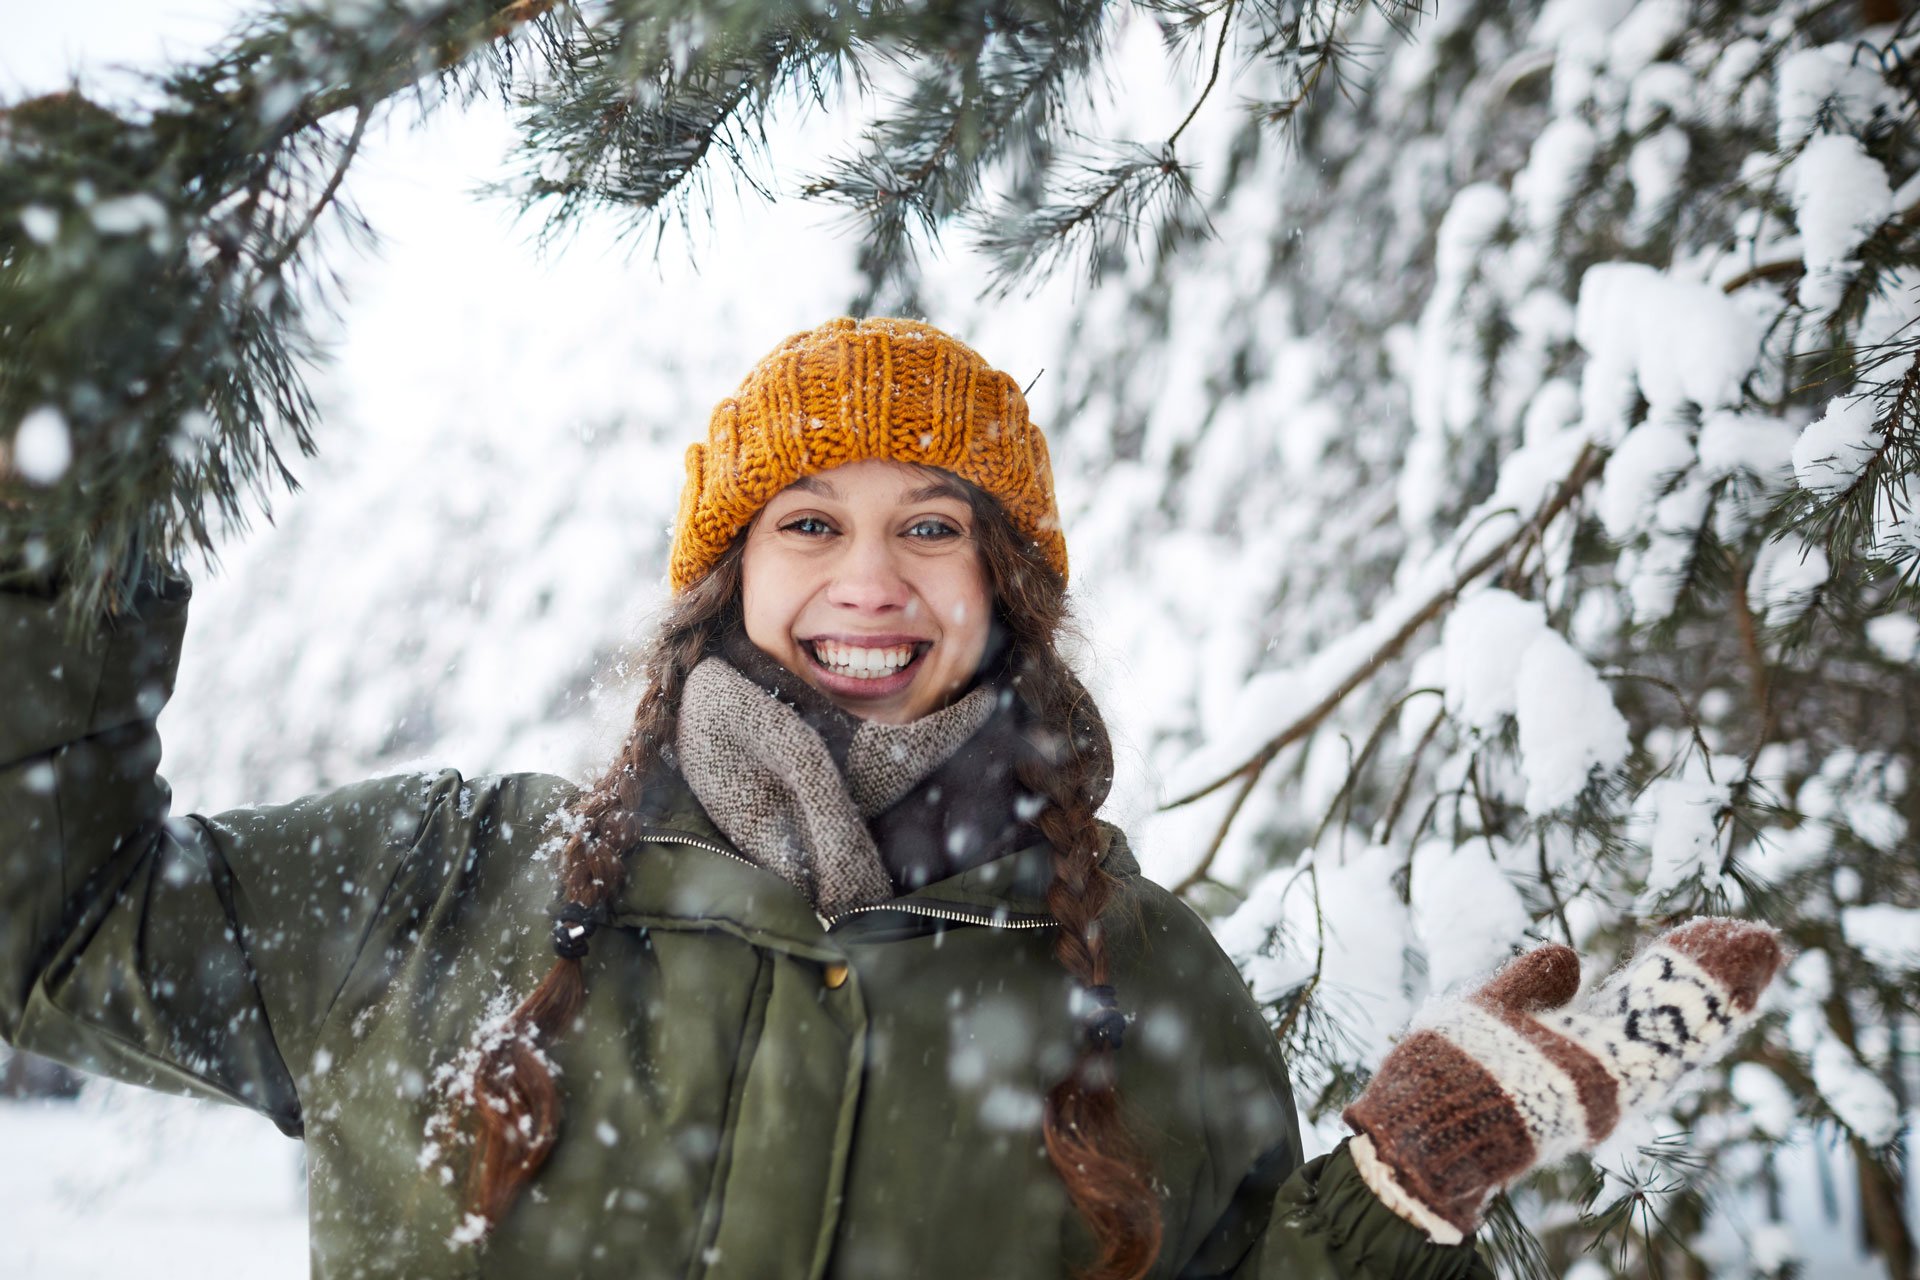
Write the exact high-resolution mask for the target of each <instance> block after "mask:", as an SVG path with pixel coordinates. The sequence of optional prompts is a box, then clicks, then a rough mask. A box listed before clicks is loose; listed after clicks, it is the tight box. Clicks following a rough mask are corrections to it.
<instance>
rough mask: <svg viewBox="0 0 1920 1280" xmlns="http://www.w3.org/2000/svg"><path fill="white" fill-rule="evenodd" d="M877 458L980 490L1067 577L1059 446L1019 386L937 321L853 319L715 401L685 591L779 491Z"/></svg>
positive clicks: (699, 452)
mask: <svg viewBox="0 0 1920 1280" xmlns="http://www.w3.org/2000/svg"><path fill="white" fill-rule="evenodd" d="M868 458H881V459H887V460H890V461H893V462H907V463H917V464H919V465H921V466H928V467H940V468H942V469H943V470H946V471H951V472H952V473H953V474H955V475H957V476H959V477H960V478H961V479H963V480H967V481H970V482H972V483H973V484H976V485H979V486H980V487H981V488H982V489H984V490H986V491H987V492H988V493H990V494H992V495H993V496H994V498H995V499H997V500H998V501H999V503H1000V505H1001V506H1002V507H1003V508H1005V510H1006V513H1007V515H1008V516H1009V517H1010V518H1011V519H1012V520H1013V523H1014V527H1016V528H1017V529H1019V530H1020V531H1021V532H1022V533H1024V534H1026V535H1027V537H1029V538H1031V539H1033V541H1034V543H1035V544H1036V545H1037V546H1038V547H1039V548H1040V551H1041V554H1042V555H1044V556H1045V557H1046V560H1047V563H1048V564H1050V565H1052V566H1053V567H1054V568H1055V569H1056V570H1058V571H1059V573H1060V576H1061V577H1062V578H1064V577H1066V576H1067V542H1066V539H1065V538H1064V537H1062V536H1061V533H1060V513H1059V511H1058V509H1057V508H1055V506H1054V503H1053V468H1052V466H1051V465H1050V464H1049V462H1048V460H1047V442H1046V441H1045V440H1044V439H1043V438H1042V437H1041V435H1040V428H1038V427H1036V426H1034V425H1033V422H1032V420H1031V419H1030V418H1028V417H1027V400H1026V397H1025V396H1023V395H1021V394H1020V387H1019V385H1018V384H1017V383H1015V382H1014V380H1013V379H1012V378H1009V377H1008V376H1007V375H1006V374H1004V373H1001V372H999V371H998V370H996V369H994V368H992V367H991V366H989V365H988V364H987V362H986V361H985V360H983V359H981V358H980V355H979V353H978V352H976V351H974V350H973V349H972V348H971V347H969V346H967V345H966V344H965V343H963V342H960V341H959V340H957V339H955V338H953V337H951V336H949V335H947V334H945V333H942V332H941V331H940V330H938V329H936V328H934V327H933V326H932V325H927V324H919V323H917V322H915V321H912V320H888V319H873V320H849V319H845V318H842V319H839V320H829V321H828V322H827V323H825V324H823V325H821V326H820V327H819V328H818V329H810V330H808V331H807V332H805V333H796V334H794V335H793V336H792V337H791V338H788V339H787V340H786V341H785V342H783V343H781V344H780V345H779V346H778V347H776V348H774V350H773V352H772V354H770V355H769V356H767V358H766V359H764V360H762V361H761V362H760V363H759V364H757V365H755V366H754V369H753V372H751V373H749V374H748V375H747V379H746V381H745V382H743V383H741V384H740V389H739V390H738V391H736V392H735V393H734V394H733V395H732V396H730V397H728V398H727V399H725V400H722V401H721V402H720V403H719V404H718V405H716V406H714V410H713V416H712V418H710V419H709V420H708V423H707V442H706V443H705V444H694V445H689V446H688V447H687V487H686V488H685V489H683V490H681V493H680V518H679V520H678V521H676V522H675V524H674V530H673V553H672V557H671V560H670V562H669V574H670V576H671V578H672V581H673V589H674V590H675V591H676V592H678V591H684V590H686V589H687V588H688V587H690V586H692V585H693V584H694V583H695V582H698V581H699V580H700V578H701V577H702V576H703V575H705V573H706V572H707V570H709V569H711V568H712V567H713V563H714V561H716V560H718V559H719V558H720V555H721V553H722V552H724V551H725V550H726V549H727V544H728V543H729V542H731V541H732V540H733V536H734V535H735V534H737V533H738V532H739V531H740V530H741V529H742V528H744V527H745V526H746V524H747V523H748V522H749V521H751V520H752V519H753V517H754V513H756V512H757V511H759V510H760V508H761V507H764V506H765V505H766V504H767V503H768V502H769V501H771V500H772V498H773V495H774V494H776V493H778V492H780V491H781V490H782V489H784V488H786V487H787V486H788V485H790V484H792V483H793V482H794V481H795V480H798V479H799V478H800V477H801V476H810V475H816V474H818V473H819V472H822V471H826V470H829V469H830V468H833V467H837V466H839V465H841V464H842V463H846V462H861V461H864V460H866V459H868Z"/></svg>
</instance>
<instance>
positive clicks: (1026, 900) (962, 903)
mask: <svg viewBox="0 0 1920 1280" xmlns="http://www.w3.org/2000/svg"><path fill="white" fill-rule="evenodd" d="M641 816H642V822H643V826H642V827H641V828H640V830H639V832H638V836H637V839H638V842H639V845H640V847H638V848H636V849H635V850H633V851H632V853H631V854H630V856H629V857H628V859H627V880H626V885H625V887H624V888H623V889H622V891H621V893H620V896H619V898H618V899H617V900H616V901H615V904H614V911H613V918H614V922H615V923H618V924H625V925H630V926H642V927H655V928H679V929H686V928H702V929H712V928H720V929H725V930H728V931H731V932H735V933H739V934H741V935H742V936H749V937H754V938H759V939H768V940H770V939H780V940H783V941H784V942H786V943H787V944H788V945H789V947H791V948H793V949H797V950H802V951H812V950H815V949H821V948H823V947H824V948H825V953H831V944H828V943H827V938H826V935H827V934H828V933H829V932H830V931H831V930H832V929H833V928H835V927H837V926H839V925H841V924H843V923H845V922H846V921H848V920H849V919H850V918H852V917H853V916H854V915H856V914H857V915H860V916H874V915H880V914H885V913H890V914H895V915H903V914H915V913H919V914H922V915H923V916H925V917H926V918H928V919H939V918H941V916H940V915H938V914H936V913H939V912H942V911H943V910H946V911H948V912H949V918H950V917H951V916H953V915H958V916H962V917H966V918H965V919H962V920H951V922H952V923H977V924H981V925H989V926H991V925H994V924H1025V925H1032V924H1035V923H1042V922H1044V920H1045V919H1046V918H1047V916H1048V912H1047V905H1046V894H1047V887H1048V885H1049V884H1050V883H1051V881H1052V876H1053V868H1052V859H1051V856H1050V853H1049V849H1048V846H1047V845H1045V844H1044V843H1042V844H1032V845H1028V846H1027V847H1025V848H1022V849H1019V850H1016V851H1015V852H1013V853H1009V854H1005V855H1003V856H1001V857H999V858H995V859H993V860H992V861H990V862H985V863H982V864H981V865H979V866H976V867H972V868H969V869H968V870H966V871H963V872H961V873H959V874H958V875H954V876H949V877H947V878H946V879H944V880H937V881H935V882H933V883H931V884H928V885H926V886H924V887H922V888H919V889H916V890H914V891H913V892H911V893H907V894H903V895H902V896H900V897H898V898H894V899H891V900H890V901H888V902H883V903H876V904H874V905H873V906H872V907H869V908H863V909H861V910H860V911H859V912H857V913H853V912H850V913H845V914H843V915H841V916H839V917H836V918H832V919H823V918H822V917H820V916H818V915H816V914H815V913H814V910H813V907H812V906H811V904H809V903H808V901H807V899H806V897H805V895H803V894H802V893H801V892H800V891H799V890H797V889H795V888H794V887H793V886H792V885H790V884H788V883H787V882H786V881H785V880H783V879H781V878H780V877H779V876H777V875H775V874H774V873H772V872H771V871H767V870H765V869H764V868H762V867H759V866H756V865H754V864H753V863H751V862H749V861H748V860H747V859H746V858H745V857H744V856H743V855H741V853H740V852H739V851H738V850H737V849H735V848H734V847H733V845H732V843H731V842H729V841H728V840H727V838H726V836H724V835H722V834H721V833H720V831H719V829H718V828H717V827H715V826H714V824H713V821H712V819H711V818H709V817H708V816H707V815H706V813H705V811H704V810H702V809H701V807H700V804H699V801H698V800H696V799H695V798H694V796H693V792H692V790H691V789H690V788H689V787H688V786H687V784H686V782H685V781H684V780H682V779H681V777H680V776H679V774H678V773H676V772H674V771H672V770H670V769H662V770H660V771H659V772H658V773H657V774H656V775H655V777H654V778H653V779H651V780H650V781H649V785H648V788H647V791H646V794H645V796H644V797H643V799H642V803H641ZM1100 825H1101V831H1102V834H1103V835H1104V836H1105V837H1106V841H1107V849H1106V852H1105V853H1104V854H1103V855H1102V858H1101V863H1102V865H1103V866H1104V867H1105V868H1106V870H1107V871H1108V872H1109V873H1110V874H1112V875H1115V876H1118V877H1120V878H1121V879H1123V880H1125V879H1131V878H1132V877H1134V876H1136V875H1138V874H1139V871H1140V868H1139V864H1138V863H1137V862H1135V860H1134V858H1133V854H1132V852H1131V851H1130V850H1129V849H1128V847H1127V842H1126V837H1125V836H1123V835H1122V834H1121V833H1120V830H1119V829H1118V828H1117V827H1114V826H1111V825H1109V824H1107V823H1104V822H1103V823H1101V824H1100Z"/></svg>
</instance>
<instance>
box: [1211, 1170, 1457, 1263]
mask: <svg viewBox="0 0 1920 1280" xmlns="http://www.w3.org/2000/svg"><path fill="white" fill-rule="evenodd" d="M1269 1197H1270V1198H1269ZM1249 1203H1252V1204H1265V1205H1268V1206H1270V1207H1269V1208H1268V1209H1267V1211H1266V1212H1265V1213H1264V1215H1259V1214H1251V1215H1250V1214H1247V1213H1246V1212H1245V1208H1246V1206H1247V1204H1249ZM1236 1212H1237V1213H1238V1215H1239V1221H1238V1222H1237V1223H1236V1222H1234V1221H1232V1220H1231V1219H1233V1218H1234V1216H1235V1215H1234V1214H1231V1213H1230V1214H1229V1219H1230V1221H1229V1222H1227V1223H1223V1226H1224V1227H1225V1228H1226V1229H1225V1230H1223V1231H1220V1232H1216V1234H1215V1235H1214V1237H1212V1238H1211V1239H1210V1240H1209V1241H1208V1245H1209V1247H1208V1248H1207V1249H1205V1250H1203V1251H1202V1255H1201V1256H1200V1257H1199V1258H1196V1259H1195V1260H1194V1263H1193V1264H1192V1265H1190V1266H1189V1267H1188V1268H1187V1269H1186V1270H1185V1271H1183V1272H1182V1273H1181V1275H1182V1277H1183V1280H1201V1278H1202V1277H1209V1278H1215V1277H1217V1278H1220V1280H1226V1278H1227V1277H1231V1280H1493V1271H1492V1270H1491V1268H1489V1267H1488V1266H1487V1264H1486V1262H1485V1261H1484V1260H1483V1259H1482V1258H1481V1257H1480V1255H1479V1252H1478V1251H1477V1250H1476V1249H1475V1248H1474V1245H1473V1241H1472V1240H1470V1239H1469V1240H1467V1241H1465V1242H1463V1243H1461V1244H1457V1245H1437V1244H1434V1243H1433V1242H1432V1241H1430V1240H1428V1239H1427V1236H1426V1233H1425V1232H1423V1231H1421V1230H1420V1228H1418V1227H1416V1226H1414V1225H1413V1224H1412V1223H1410V1222H1407V1221H1405V1220H1404V1219H1402V1218H1401V1217H1400V1216H1399V1215H1398V1214H1396V1213H1394V1212H1393V1210H1391V1209H1389V1208H1387V1206H1386V1205H1385V1204H1383V1203H1382V1202H1381V1201H1380V1199H1379V1197H1377V1196H1375V1195H1374V1194H1373V1192H1372V1191H1370V1190H1368V1188H1367V1185H1366V1183H1365V1182H1363V1181H1361V1178H1360V1174H1359V1171H1358V1170H1357V1169H1355V1168H1354V1164H1353V1158H1352V1156H1350V1155H1349V1154H1348V1153H1347V1144H1346V1143H1344V1142H1343V1143H1341V1144H1340V1145H1339V1146H1338V1147H1336V1148H1335V1149H1334V1150H1333V1151H1332V1152H1331V1153H1329V1154H1327V1155H1324V1156H1320V1157H1318V1158H1316V1159H1313V1160H1309V1161H1307V1163H1305V1164H1303V1165H1301V1166H1299V1167H1298V1168H1297V1169H1294V1170H1293V1172H1292V1173H1291V1174H1290V1175H1289V1176H1288V1177H1287V1178H1286V1180H1285V1181H1284V1182H1282V1183H1281V1185H1280V1187H1279V1189H1278V1191H1277V1192H1275V1191H1273V1190H1272V1179H1271V1177H1270V1176H1269V1171H1268V1170H1265V1169H1263V1168H1260V1167H1256V1168H1255V1169H1254V1170H1253V1171H1252V1172H1251V1173H1250V1174H1249V1175H1248V1179H1247V1184H1246V1185H1245V1186H1244V1187H1243V1189H1242V1196H1241V1197H1240V1198H1238V1199H1237V1200H1236ZM1229 1259H1231V1260H1229Z"/></svg>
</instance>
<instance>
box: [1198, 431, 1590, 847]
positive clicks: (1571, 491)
mask: <svg viewBox="0 0 1920 1280" xmlns="http://www.w3.org/2000/svg"><path fill="white" fill-rule="evenodd" d="M1600 460H1601V454H1600V451H1599V450H1598V449H1596V448H1595V447H1594V446H1593V445H1591V444H1589V445H1587V446H1586V447H1585V448H1584V449H1582V450H1581V451H1580V456H1579V458H1578V459H1577V460H1576V461H1575V463H1574V465H1573V469H1572V470H1571V471H1569V472H1568V473H1567V477H1566V479H1564V480H1562V481H1561V482H1560V487H1559V488H1558V489H1557V490H1556V491H1555V492H1554V494H1553V496H1552V497H1551V498H1549V499H1547V501H1546V502H1545V503H1544V504H1542V506H1541V507H1540V509H1539V511H1537V512H1535V513H1534V517H1533V519H1531V520H1529V521H1527V522H1526V523H1525V524H1523V525H1521V526H1520V528H1519V529H1517V530H1515V531H1514V533H1513V534H1512V535H1511V536H1509V537H1507V538H1506V539H1504V540H1503V541H1502V542H1501V543H1500V544H1499V545H1498V546H1495V547H1493V548H1492V549H1490V550H1488V551H1487V552H1485V553H1484V554H1482V555H1481V556H1480V557H1479V558H1478V559H1476V560H1474V562H1473V563H1472V564H1470V565H1468V566H1467V567H1466V568H1465V569H1464V570H1462V571H1461V572H1460V573H1459V574H1457V575H1456V576H1455V577H1454V579H1453V580H1452V581H1451V582H1449V583H1448V584H1447V585H1446V586H1445V587H1443V588H1441V589H1440V590H1439V591H1437V592H1435V593H1434V595H1433V596H1432V597H1431V598H1430V599H1428V600H1427V602H1426V603H1425V604H1423V605H1421V606H1420V608H1419V609H1418V610H1416V611H1415V612H1414V614H1413V616H1412V617H1410V618H1408V619H1407V620H1406V621H1405V622H1404V623H1402V624H1401V625H1400V628H1399V629H1398V630H1397V631H1395V632H1394V633H1393V635H1392V636H1390V637H1389V638H1388V639H1387V641H1386V642H1385V643H1384V644H1382V645H1381V646H1380V647H1379V648H1378V649H1375V650H1374V651H1373V653H1372V654H1371V655H1370V656H1369V657H1368V658H1367V660H1366V661H1365V662H1362V663H1361V664H1360V665H1359V666H1357V667H1355V668H1354V669H1353V670H1352V671H1351V672H1349V673H1348V674H1347V676H1346V677H1345V678H1344V679H1343V680H1341V681H1340V683H1339V684H1338V685H1336V686H1335V687H1334V689H1333V690H1332V692H1330V693H1328V694H1327V695H1326V696H1325V697H1324V698H1322V699H1321V700H1320V701H1319V702H1317V703H1315V704H1314V705H1313V706H1312V707H1311V708H1310V709H1308V710H1307V711H1306V712H1305V713H1303V714H1302V715H1300V716H1299V717H1297V718H1296V719H1295V720H1294V721H1293V722H1292V723H1291V724H1289V725H1287V726H1286V727H1285V728H1283V729H1281V730H1280V731H1279V732H1278V733H1276V734H1274V735H1273V737H1271V738H1269V739H1268V740H1267V742H1266V744H1265V745H1264V746H1262V747H1261V748H1260V749H1259V750H1258V751H1256V752H1255V753H1254V754H1253V755H1252V756H1250V757H1249V758H1248V759H1247V760H1245V761H1244V762H1242V763H1241V764H1239V765H1236V766H1235V767H1234V768H1232V769H1230V770H1228V771H1227V772H1226V773H1224V774H1222V775H1221V776H1220V777H1218V778H1215V779H1214V780H1213V781H1212V782H1209V783H1207V784H1206V785H1205V786H1203V787H1200V788H1198V789H1196V790H1194V791H1190V792H1188V793H1187V794H1185V795H1183V796H1180V797H1179V798H1178V799H1174V800H1169V801H1168V802H1167V803H1166V804H1164V805H1161V806H1160V807H1161V809H1163V810H1166V809H1178V808H1179V807H1180V806H1182V805H1187V804H1192V803H1193V802H1194V801H1196V800H1199V799H1202V798H1204V797H1206V796H1209V795H1212V794H1213V793H1214V792H1215V791H1218V790H1219V789H1220V788H1221V787H1224V786H1226V785H1227V784H1228V783H1230V782H1233V781H1234V780H1235V779H1239V778H1248V777H1253V778H1257V777H1258V776H1259V775H1260V773H1261V772H1262V771H1263V770H1265V768H1266V767H1267V765H1268V764H1270V763H1272V761H1273V758H1274V757H1275V756H1276V755H1278V754H1279V753H1280V752H1281V751H1283V750H1284V749H1286V748H1287V747H1288V746H1291V745H1292V744H1293V743H1295V742H1298V741H1299V740H1300V739H1302V738H1304V737H1306V736H1307V735H1308V734H1309V733H1312V732H1313V731H1314V730H1315V729H1316V728H1318V727H1319V726H1320V723H1321V722H1322V721H1324V720H1325V719H1326V718H1327V717H1328V716H1329V715H1331V714H1333V712H1334V710H1335V709H1336V708H1338V707H1339V705H1340V704H1341V703H1342V702H1345V701H1346V699H1347V696H1348V695H1349V694H1351V693H1352V692H1353V691H1354V690H1355V689H1358V688H1359V687H1360V686H1361V685H1363V684H1365V683H1366V682H1367V681H1368V680H1369V679H1370V678H1372V677H1373V675H1375V674H1376V673H1377V672H1378V671H1379V670H1380V669H1381V668H1382V667H1384V666H1386V665H1387V663H1389V662H1391V661H1393V660H1394V659H1395V658H1397V657H1399V656H1400V651H1401V650H1403V649H1405V648H1406V646H1407V642H1408V641H1409V640H1411V639H1413V637H1414V636H1415V635H1416V634H1418V633H1419V631H1420V630H1421V628H1423V627H1425V626H1426V625H1427V623H1429V622H1431V621H1433V620H1434V619H1435V618H1437V617H1439V616H1440V615H1441V614H1442V613H1445V612H1446V610H1447V607H1448V606H1449V605H1451V604H1452V603H1453V602H1454V600H1455V599H1456V598H1457V597H1458V596H1459V595H1460V593H1461V592H1462V591H1464V590H1466V588H1467V587H1468V586H1470V585H1472V583H1473V581H1474V579H1476V578H1478V577H1480V575H1482V574H1484V573H1486V572H1487V571H1489V570H1490V569H1492V568H1494V566H1496V565H1498V564H1499V563H1500V562H1501V561H1502V560H1504V559H1505V558H1506V557H1507V555H1508V554H1509V553H1510V552H1511V551H1512V550H1513V549H1514V548H1515V547H1518V546H1520V545H1521V544H1523V543H1525V542H1526V541H1527V540H1528V539H1530V538H1533V537H1536V536H1538V534H1539V532H1540V530H1542V529H1544V528H1545V527H1546V526H1547V525H1549V524H1551V523H1552V522H1553V521H1554V520H1555V519H1557V518H1558V517H1559V515H1560V513H1561V512H1563V511H1565V510H1566V509H1567V507H1568V505H1569V504H1570V503H1572V501H1573V500H1574V498H1575V497H1576V496H1577V495H1578V494H1579V493H1580V491H1581V490H1582V489H1584V488H1586V486H1587V484H1588V482H1589V481H1591V480H1592V479H1593V477H1594V475H1595V474H1596V473H1597V472H1598V471H1599V468H1600Z"/></svg>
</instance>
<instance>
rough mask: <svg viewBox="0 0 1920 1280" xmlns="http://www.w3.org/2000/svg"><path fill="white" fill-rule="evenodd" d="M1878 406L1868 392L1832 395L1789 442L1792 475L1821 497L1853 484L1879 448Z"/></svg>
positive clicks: (1843, 490)
mask: <svg viewBox="0 0 1920 1280" xmlns="http://www.w3.org/2000/svg"><path fill="white" fill-rule="evenodd" d="M1879 420H1880V410H1879V406H1878V403H1877V401H1876V400H1875V398H1874V397H1873V396H1870V395H1859V396H1835V397H1834V398H1833V399H1831V400H1829V401H1827V411H1826V412H1825V413H1823V414H1821V415H1820V417H1819V418H1817V419H1816V420H1815V421H1813V422H1812V423H1810V424H1808V426H1807V429H1806V430H1805V431H1802V432H1801V433H1800V439H1799V441H1798V442H1796V443H1795V444H1794V446H1793V476H1794V479H1796V480H1798V481H1799V482H1800V487H1801V488H1802V489H1810V490H1812V491H1813V492H1814V493H1817V494H1819V495H1820V496H1821V497H1823V498H1832V497H1837V496H1839V495H1840V494H1842V493H1845V492H1846V491H1847V490H1848V489H1850V488H1852V487H1853V484H1854V481H1856V480H1858V479H1859V478H1860V473H1861V472H1863V471H1865V470H1866V469H1867V463H1868V462H1869V461H1871V460H1872V459H1873V457H1874V455H1875V454H1877V453H1878V452H1879V451H1880V443H1881V437H1880V430H1879V425H1878V424H1879Z"/></svg>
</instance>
